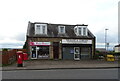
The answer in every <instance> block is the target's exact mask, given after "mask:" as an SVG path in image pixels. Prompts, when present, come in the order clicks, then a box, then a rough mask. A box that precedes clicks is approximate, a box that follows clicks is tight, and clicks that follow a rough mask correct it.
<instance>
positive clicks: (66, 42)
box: [62, 39, 92, 44]
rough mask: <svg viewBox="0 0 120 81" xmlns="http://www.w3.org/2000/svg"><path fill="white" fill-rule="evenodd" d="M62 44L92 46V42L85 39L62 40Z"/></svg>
mask: <svg viewBox="0 0 120 81" xmlns="http://www.w3.org/2000/svg"><path fill="white" fill-rule="evenodd" d="M62 44H92V40H87V39H62Z"/></svg>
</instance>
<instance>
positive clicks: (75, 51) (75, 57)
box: [74, 47, 80, 60]
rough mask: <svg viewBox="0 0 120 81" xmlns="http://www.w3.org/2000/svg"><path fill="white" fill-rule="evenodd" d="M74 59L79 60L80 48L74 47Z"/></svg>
mask: <svg viewBox="0 0 120 81" xmlns="http://www.w3.org/2000/svg"><path fill="white" fill-rule="evenodd" d="M74 60H80V48H79V47H74Z"/></svg>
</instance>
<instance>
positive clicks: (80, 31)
mask: <svg viewBox="0 0 120 81" xmlns="http://www.w3.org/2000/svg"><path fill="white" fill-rule="evenodd" d="M78 32H79V35H82V28H81V27H79V28H78Z"/></svg>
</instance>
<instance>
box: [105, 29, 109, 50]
mask: <svg viewBox="0 0 120 81" xmlns="http://www.w3.org/2000/svg"><path fill="white" fill-rule="evenodd" d="M107 30H108V29H107V28H106V29H105V50H106V51H107V47H108V46H107Z"/></svg>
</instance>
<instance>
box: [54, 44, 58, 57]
mask: <svg viewBox="0 0 120 81" xmlns="http://www.w3.org/2000/svg"><path fill="white" fill-rule="evenodd" d="M53 56H54V59H58V58H59V42H53Z"/></svg>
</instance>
